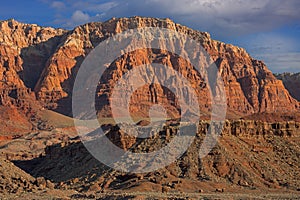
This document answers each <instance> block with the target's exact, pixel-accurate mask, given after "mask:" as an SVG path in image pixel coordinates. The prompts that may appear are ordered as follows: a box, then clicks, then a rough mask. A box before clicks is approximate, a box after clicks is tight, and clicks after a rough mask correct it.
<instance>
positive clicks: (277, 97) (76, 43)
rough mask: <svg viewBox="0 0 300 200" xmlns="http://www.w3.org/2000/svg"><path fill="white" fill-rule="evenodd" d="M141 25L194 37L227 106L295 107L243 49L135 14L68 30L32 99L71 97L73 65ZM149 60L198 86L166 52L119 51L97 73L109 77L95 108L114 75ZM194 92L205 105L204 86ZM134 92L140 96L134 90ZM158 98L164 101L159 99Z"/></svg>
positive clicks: (242, 109)
mask: <svg viewBox="0 0 300 200" xmlns="http://www.w3.org/2000/svg"><path fill="white" fill-rule="evenodd" d="M142 27H163V28H169V29H171V30H176V31H179V32H181V33H185V34H187V35H188V36H190V37H193V38H195V39H196V40H198V41H199V42H200V43H201V45H202V46H203V47H204V49H205V50H206V51H207V52H208V53H209V55H210V56H211V58H212V59H213V61H214V62H215V63H216V64H217V66H218V68H219V71H220V72H222V77H223V79H224V83H225V87H226V93H227V98H228V99H227V100H228V108H229V110H232V111H236V112H238V113H242V114H244V115H247V114H253V113H258V112H282V111H286V110H289V111H292V110H296V109H297V108H298V106H299V105H298V102H297V101H296V100H294V99H293V98H292V97H291V96H290V95H289V93H288V92H287V90H286V89H285V88H284V86H283V84H282V83H281V81H278V80H277V79H276V78H275V77H274V76H273V74H272V73H271V72H270V71H269V70H268V69H267V67H266V66H265V64H264V63H262V62H261V61H258V60H255V59H253V58H251V57H250V55H249V54H248V53H247V52H246V51H245V50H244V49H242V48H239V47H236V46H233V45H230V44H225V43H222V42H219V41H216V40H213V39H211V37H210V35H209V34H208V33H205V32H199V31H195V30H192V29H189V28H187V27H184V26H182V25H179V24H176V23H174V22H172V21H171V20H169V19H165V20H161V19H154V18H141V17H133V18H122V19H112V20H109V21H107V22H104V23H89V24H86V25H83V26H79V27H77V28H75V29H74V30H73V31H71V32H70V33H69V34H68V36H67V37H66V39H65V40H64V41H62V43H60V45H59V47H58V49H57V50H56V52H55V53H54V54H53V55H52V56H51V58H50V59H49V62H48V63H47V66H46V67H45V69H44V71H43V73H42V76H41V77H40V80H39V82H38V84H37V85H36V87H35V91H36V93H37V94H38V97H39V98H40V99H41V100H43V101H47V100H46V99H52V101H54V102H59V101H60V100H62V99H63V100H65V101H66V99H68V98H69V97H70V96H71V91H72V84H73V81H74V77H75V75H76V71H77V70H78V67H79V65H80V64H81V62H82V60H83V59H84V58H85V57H86V55H87V54H88V53H89V52H90V51H91V50H92V49H93V48H94V47H95V46H97V44H99V42H101V41H103V40H105V39H106V38H107V37H109V36H111V35H114V34H117V33H120V32H122V31H125V30H128V29H134V28H142ZM152 62H156V63H163V64H166V65H168V66H170V67H172V68H174V69H177V70H178V71H179V72H181V73H182V74H183V75H186V76H189V77H192V78H189V81H190V82H192V84H195V85H198V86H199V85H203V83H202V82H201V77H199V76H193V75H192V74H195V73H196V72H195V71H193V69H192V68H191V66H187V65H188V63H186V62H185V61H184V60H183V59H180V58H178V57H176V56H175V55H172V54H170V53H168V52H163V51H155V50H141V51H138V52H133V53H131V54H127V55H123V56H122V57H121V58H120V59H118V60H116V61H115V62H114V63H112V65H111V66H110V67H109V69H108V71H109V72H108V73H106V75H107V77H103V79H106V80H112V81H111V82H110V83H108V84H106V85H104V86H103V85H102V87H103V88H106V90H103V91H106V93H105V92H101V91H99V93H98V97H99V99H101V101H100V108H99V109H100V110H101V109H102V108H103V107H105V105H101V103H102V104H103V102H107V99H105V97H107V96H108V97H109V95H110V94H111V89H112V87H113V85H114V84H115V83H116V81H117V80H118V79H119V77H120V74H124V73H125V72H126V71H128V69H129V68H132V67H136V66H138V65H140V64H141V63H143V64H147V63H152ZM100 88H101V86H100ZM198 90H199V93H201V97H202V98H204V99H202V102H201V104H202V105H204V107H205V106H206V107H207V105H206V104H207V103H208V102H209V100H208V99H205V97H207V96H209V95H207V91H205V90H206V89H205V88H201V89H199V88H198ZM107 91H108V94H107ZM154 91H156V93H157V94H155V96H160V97H165V98H168V97H166V93H167V92H166V90H165V89H164V88H162V87H156V88H155V87H154ZM140 93H143V94H148V95H149V96H150V95H151V91H150V88H149V87H148V88H144V89H143V90H142V91H140ZM205 94H206V95H205ZM136 96H141V95H140V94H139V92H138V93H137V94H136ZM149 96H147V95H146V96H145V95H144V97H145V99H151V98H149ZM140 100H141V99H140ZM142 100H143V99H142ZM133 101H134V99H133ZM62 102H63V101H62ZM135 102H139V101H138V100H135V101H134V102H133V104H135ZM161 102H164V100H163V98H162V100H161ZM161 102H160V103H161ZM58 106H59V105H58ZM134 109H135V108H133V110H134ZM136 109H138V108H136ZM104 110H105V109H104ZM106 112H107V110H106Z"/></svg>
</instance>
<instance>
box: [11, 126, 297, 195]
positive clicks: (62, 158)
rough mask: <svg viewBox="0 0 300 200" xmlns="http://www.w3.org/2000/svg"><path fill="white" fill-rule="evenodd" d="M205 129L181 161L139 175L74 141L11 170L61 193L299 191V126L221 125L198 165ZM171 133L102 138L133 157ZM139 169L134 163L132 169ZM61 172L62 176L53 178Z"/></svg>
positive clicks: (114, 132) (115, 130)
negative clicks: (25, 173)
mask: <svg viewBox="0 0 300 200" xmlns="http://www.w3.org/2000/svg"><path fill="white" fill-rule="evenodd" d="M186 125H188V124H186ZM208 127H209V123H208V122H206V121H202V122H200V123H199V127H198V130H199V131H198V133H197V135H196V137H195V139H194V141H193V143H192V144H191V146H190V147H189V148H188V150H187V151H186V152H185V153H184V155H183V156H181V157H180V158H179V159H177V160H176V161H174V162H173V163H172V164H170V165H168V166H166V167H164V168H162V169H158V170H156V171H154V172H149V173H144V174H128V173H122V172H119V171H115V170H113V169H109V168H108V167H106V166H105V165H103V164H102V163H100V162H99V161H97V160H96V159H95V158H93V157H92V155H90V153H89V152H88V151H87V150H86V148H85V147H84V145H83V144H82V143H81V142H78V141H76V140H74V141H69V142H67V143H62V144H58V145H55V146H51V147H48V148H47V149H46V155H45V156H43V157H40V158H38V159H35V160H32V161H25V162H23V163H22V162H19V163H17V165H18V166H20V167H21V168H24V169H25V170H26V171H30V173H31V174H33V175H34V176H41V175H43V176H45V177H46V178H47V179H50V180H52V181H53V182H57V183H61V182H62V183H61V185H63V188H75V189H79V188H84V189H83V190H92V188H94V186H97V191H109V190H118V189H121V190H123V191H124V190H129V191H130V190H131V189H132V190H133V191H159V190H162V189H163V188H164V187H166V188H165V189H167V190H169V191H178V190H179V191H184V192H197V191H199V190H200V189H202V190H203V189H204V190H211V187H216V185H217V184H220V185H223V187H224V188H228V189H230V188H232V187H240V188H243V189H247V188H248V189H251V190H254V189H262V190H265V189H268V188H273V189H280V188H281V189H283V188H284V189H289V190H297V189H298V188H299V187H300V185H299V178H298V177H299V176H298V174H299V172H298V171H299V170H298V169H299V156H297V155H298V154H299V148H298V145H297V143H298V142H299V130H300V124H299V123H295V122H284V123H266V122H256V121H251V120H238V121H226V122H225V125H224V129H223V132H222V136H221V137H219V139H218V144H217V145H216V146H215V147H214V148H213V149H212V151H211V152H210V153H209V154H208V155H207V156H206V157H205V158H203V159H199V157H198V156H199V151H200V150H201V145H202V143H203V139H204V137H205V135H206V134H207V131H208ZM177 128H178V127H177ZM177 128H176V126H173V125H168V126H165V127H164V129H163V130H162V131H160V132H158V133H157V134H156V135H155V136H153V137H150V138H147V139H137V140H132V139H131V140H128V137H127V136H126V135H125V134H124V133H122V132H121V131H120V130H119V129H118V127H115V126H110V127H106V129H107V131H108V132H107V137H109V139H110V140H111V141H112V142H113V143H114V144H116V145H118V146H119V147H120V148H122V149H124V150H127V151H131V152H135V153H141V152H143V153H149V152H155V151H157V150H159V149H161V148H162V147H164V146H165V145H167V144H168V143H169V142H170V141H171V140H172V138H173V137H174V136H175V135H176V134H177V130H176V129H177ZM127 131H130V130H129V129H128V130H127ZM111 135H115V137H111ZM124 141H127V143H124ZM112 159H113V158H112ZM124 162H125V163H128V164H131V163H132V162H133V161H132V160H130V158H128V160H124ZM31 163H34V165H33V164H31ZM122 164H124V163H122ZM142 164H143V163H140V161H137V162H135V166H139V165H142ZM151 164H153V163H149V165H151ZM62 171H63V172H64V173H63V174H61V173H58V172H62ZM79 180H80V181H79ZM191 185H192V186H191ZM208 188H210V189H208Z"/></svg>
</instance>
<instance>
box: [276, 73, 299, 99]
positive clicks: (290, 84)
mask: <svg viewBox="0 0 300 200" xmlns="http://www.w3.org/2000/svg"><path fill="white" fill-rule="evenodd" d="M275 76H276V78H278V79H279V80H282V82H283V84H284V86H285V88H286V89H287V90H288V91H289V92H290V94H291V96H292V97H294V98H295V99H297V100H298V101H300V73H295V74H293V73H283V74H276V75H275Z"/></svg>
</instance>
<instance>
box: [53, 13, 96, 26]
mask: <svg viewBox="0 0 300 200" xmlns="http://www.w3.org/2000/svg"><path fill="white" fill-rule="evenodd" d="M90 19H91V17H90V16H89V15H88V14H86V13H84V12H82V11H81V10H76V11H75V12H74V13H73V14H72V16H71V19H65V20H64V19H61V20H57V21H56V23H62V24H63V26H64V27H66V28H73V27H75V26H78V25H81V24H84V23H87V22H89V21H90Z"/></svg>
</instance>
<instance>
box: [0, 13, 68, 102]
mask: <svg viewBox="0 0 300 200" xmlns="http://www.w3.org/2000/svg"><path fill="white" fill-rule="evenodd" d="M64 32H65V31H63V30H61V29H54V28H42V27H40V26H37V25H33V24H23V23H19V22H17V21H15V20H13V19H11V20H8V21H1V22H0V90H1V104H2V105H6V104H10V102H9V98H7V97H11V98H14V99H19V98H20V96H22V97H24V96H26V94H28V95H31V96H32V95H34V94H33V93H32V92H31V89H33V88H34V86H35V84H36V83H37V81H38V79H39V76H40V74H41V72H42V70H43V69H44V67H45V63H46V61H47V59H48V57H49V56H50V55H51V54H52V53H53V51H54V50H55V48H56V46H57V45H58V42H59V38H60V37H61V35H63V33H64ZM10 94H12V95H13V94H15V95H13V96H11V95H10ZM21 99H22V98H21Z"/></svg>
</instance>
